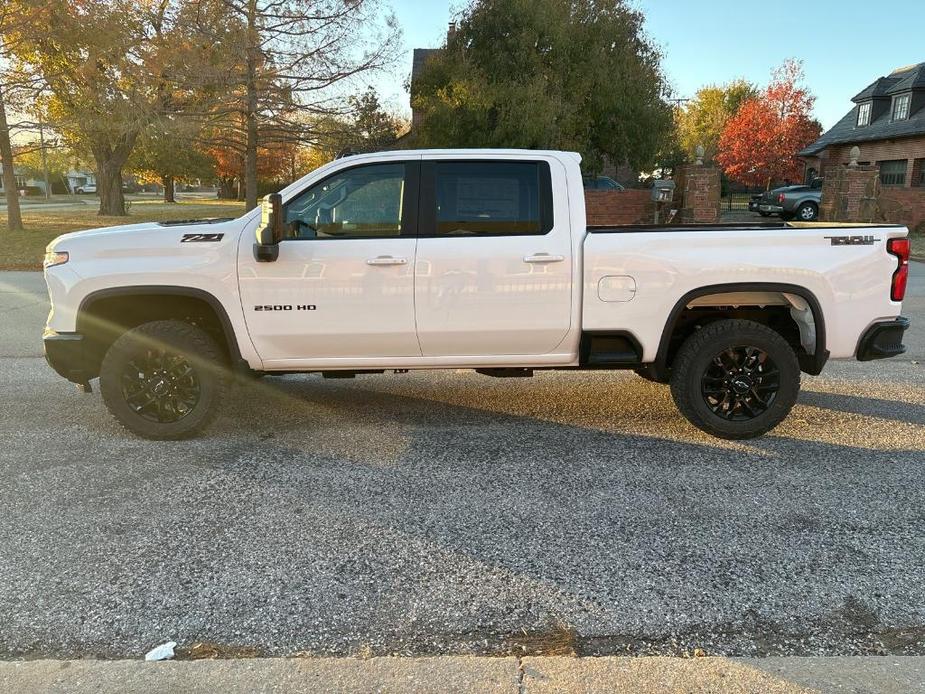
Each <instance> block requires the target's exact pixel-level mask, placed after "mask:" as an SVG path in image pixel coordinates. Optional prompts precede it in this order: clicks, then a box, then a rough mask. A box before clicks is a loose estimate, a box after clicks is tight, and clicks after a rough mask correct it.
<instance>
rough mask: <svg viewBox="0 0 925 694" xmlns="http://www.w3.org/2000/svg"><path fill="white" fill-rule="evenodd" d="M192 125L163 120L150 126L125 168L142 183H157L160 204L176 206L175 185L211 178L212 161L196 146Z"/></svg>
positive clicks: (206, 153)
mask: <svg viewBox="0 0 925 694" xmlns="http://www.w3.org/2000/svg"><path fill="white" fill-rule="evenodd" d="M196 135H197V132H196V129H195V127H194V126H193V124H192V122H191V121H189V120H185V119H182V118H165V119H162V120H160V121H158V122H156V123H153V124H152V125H150V126H149V127H148V128H147V129H146V130H145V131H144V133H143V134H142V135H141V137H140V138H139V140H138V144H137V145H136V147H135V151H134V152H133V153H132V156H131V158H130V159H129V162H128V167H129V168H130V169H131V170H132V171H133V172H134V173H135V174H136V175H137V176H138V177H139V178H140V179H141V180H143V181H151V182H157V183H160V184H161V186H162V187H163V188H164V202H176V197H175V184H176V182H177V181H189V180H192V179H197V178H212V177H214V176H215V159H214V158H213V157H212V156H211V155H210V154H209V153H208V152H206V151H204V150H203V149H201V148H200V147H199V146H198V144H197V139H196Z"/></svg>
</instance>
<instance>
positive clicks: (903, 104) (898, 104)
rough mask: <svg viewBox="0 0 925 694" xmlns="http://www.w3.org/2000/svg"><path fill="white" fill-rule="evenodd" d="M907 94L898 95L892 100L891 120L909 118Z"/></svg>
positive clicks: (908, 96) (908, 97)
mask: <svg viewBox="0 0 925 694" xmlns="http://www.w3.org/2000/svg"><path fill="white" fill-rule="evenodd" d="M910 98H911V97H910V95H909V94H900V95H899V96H897V97H895V98H894V99H893V120H906V118H908V117H909V99H910Z"/></svg>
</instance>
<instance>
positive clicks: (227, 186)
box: [218, 176, 235, 200]
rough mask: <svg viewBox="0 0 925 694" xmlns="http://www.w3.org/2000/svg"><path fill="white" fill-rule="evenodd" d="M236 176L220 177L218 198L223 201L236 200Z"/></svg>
mask: <svg viewBox="0 0 925 694" xmlns="http://www.w3.org/2000/svg"><path fill="white" fill-rule="evenodd" d="M234 181H235V179H234V176H220V177H219V179H218V197H219V198H220V199H222V200H234V199H235V190H234Z"/></svg>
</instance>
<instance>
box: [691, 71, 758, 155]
mask: <svg viewBox="0 0 925 694" xmlns="http://www.w3.org/2000/svg"><path fill="white" fill-rule="evenodd" d="M756 96H758V89H757V88H756V87H755V85H753V84H751V83H750V82H746V81H745V80H734V81H732V82H729V83H728V84H725V85H722V86H716V85H709V86H706V87H702V88H700V89H698V90H697V94H696V95H695V96H694V98H693V99H691V101H689V102H688V103H687V104H686V105H685V107H684V108H683V109H682V110H681V111H679V113H678V118H677V125H678V141H679V144H680V146H681V148H682V149H683V150H684V152H685V154H686V155H687V157H688V158H690V159H693V158H694V156H695V153H696V149H697V146H698V145H702V146H703V148H704V158H705V159H706V160H708V161H712V160H713V159H714V157H715V156H716V152H717V147H718V145H719V138H720V136H721V135H722V134H723V129H724V128H725V127H726V123H728V122H729V119H730V118H732V117H733V116H734V115H735V114H736V113H738V111H739V108H740V107H741V106H742V104H744V103H745V102H746V101H748V100H749V99H753V98H755V97H756Z"/></svg>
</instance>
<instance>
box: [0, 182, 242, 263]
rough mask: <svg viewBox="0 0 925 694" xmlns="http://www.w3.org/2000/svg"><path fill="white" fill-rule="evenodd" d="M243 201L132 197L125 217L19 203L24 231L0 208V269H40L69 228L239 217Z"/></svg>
mask: <svg viewBox="0 0 925 694" xmlns="http://www.w3.org/2000/svg"><path fill="white" fill-rule="evenodd" d="M243 213H244V203H241V202H230V201H228V200H206V199H201V200H193V201H182V202H178V203H173V204H166V203H164V202H161V201H160V200H132V201H131V205H130V207H129V212H128V216H127V217H100V216H98V215H97V214H96V207H95V206H92V205H88V206H87V209H82V208H59V209H41V205H35V206H32V205H30V206H23V208H22V215H23V224H24V225H25V227H26V230H25V231H17V232H11V231H8V229H7V225H6V208H5V207H4V208H0V270H41V269H42V256H43V255H45V246H46V245H48V242H49V241H51V240H52V239H53V238H55V237H56V236H60V235H61V234H65V233H67V232H69V231H79V230H81V229H93V228H98V227H108V226H115V225H119V224H137V223H138V222H163V221H170V220H178V219H202V218H207V217H239V216H240V215H241V214H243Z"/></svg>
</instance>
